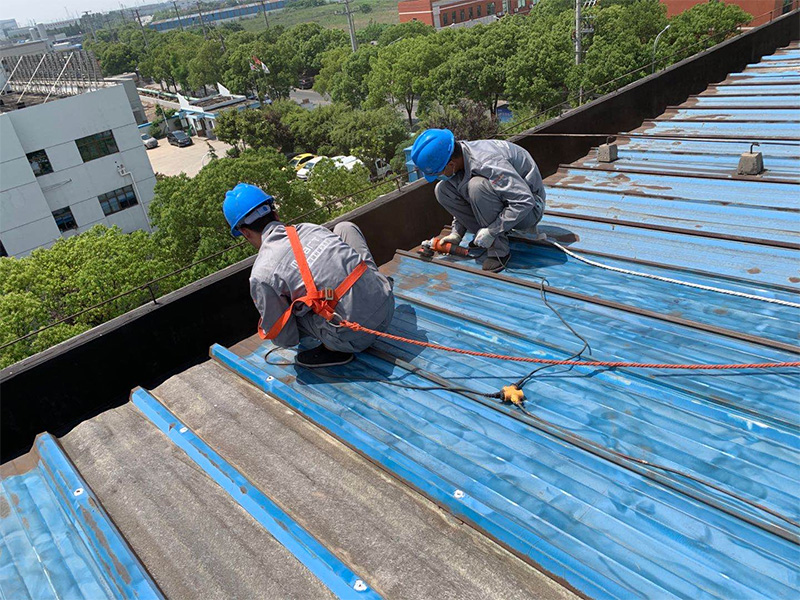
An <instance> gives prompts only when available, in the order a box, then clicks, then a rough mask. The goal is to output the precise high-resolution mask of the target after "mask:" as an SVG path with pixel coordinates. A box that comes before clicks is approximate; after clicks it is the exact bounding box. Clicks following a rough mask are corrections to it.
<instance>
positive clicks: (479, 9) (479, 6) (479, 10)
mask: <svg viewBox="0 0 800 600" xmlns="http://www.w3.org/2000/svg"><path fill="white" fill-rule="evenodd" d="M482 8H483V6H481V5H480V4H478V8H476V9H475V12H476V13H478V18H479V19H480V18H481V9H482Z"/></svg>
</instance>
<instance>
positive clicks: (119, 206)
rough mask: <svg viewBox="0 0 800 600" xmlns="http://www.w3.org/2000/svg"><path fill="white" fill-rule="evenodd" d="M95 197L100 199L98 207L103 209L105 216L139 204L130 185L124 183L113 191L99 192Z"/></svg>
mask: <svg viewBox="0 0 800 600" xmlns="http://www.w3.org/2000/svg"><path fill="white" fill-rule="evenodd" d="M97 199H98V200H100V207H101V208H102V209H103V214H104V215H105V216H108V215H113V214H114V213H115V212H119V211H121V210H125V209H126V208H129V207H131V206H136V205H137V204H139V202H138V200H136V194H135V193H134V192H133V186H132V185H126V186H125V187H123V188H119V189H118V190H114V191H113V192H107V193H105V194H100V195H99V196H98V197H97Z"/></svg>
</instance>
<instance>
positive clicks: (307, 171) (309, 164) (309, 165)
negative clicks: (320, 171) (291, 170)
mask: <svg viewBox="0 0 800 600" xmlns="http://www.w3.org/2000/svg"><path fill="white" fill-rule="evenodd" d="M323 158H327V156H315V157H314V158H311V159H309V160H307V161H306V164H304V165H303V166H302V167H300V168H299V169H298V170H297V176H298V177H299V178H300V179H308V176H309V175H311V169H313V168H314V166H315V165H316V164H317V163H318V162H319V161H321V160H322V159H323Z"/></svg>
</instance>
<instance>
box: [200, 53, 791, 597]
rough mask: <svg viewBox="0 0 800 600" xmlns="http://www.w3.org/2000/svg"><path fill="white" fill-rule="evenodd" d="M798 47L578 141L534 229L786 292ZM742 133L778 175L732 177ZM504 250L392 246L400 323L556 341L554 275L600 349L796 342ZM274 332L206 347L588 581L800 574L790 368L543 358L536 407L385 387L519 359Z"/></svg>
mask: <svg viewBox="0 0 800 600" xmlns="http://www.w3.org/2000/svg"><path fill="white" fill-rule="evenodd" d="M798 60H800V50H798V49H797V48H796V46H793V48H792V49H788V50H781V51H779V52H777V53H776V54H775V55H774V56H771V57H765V60H764V61H762V62H761V63H759V64H758V65H757V66H753V67H751V68H748V69H746V70H745V71H744V72H743V73H741V74H735V75H731V76H730V77H729V78H728V79H726V80H725V81H724V82H722V83H720V84H717V85H715V86H712V87H711V88H709V90H708V91H707V92H705V93H703V94H701V95H700V96H698V97H696V98H692V99H690V100H689V102H687V104H686V105H685V106H681V107H676V108H675V109H674V110H670V111H667V112H666V113H665V114H664V115H662V116H661V117H659V118H658V119H656V120H654V121H651V122H648V123H645V124H644V125H643V126H642V127H641V128H639V129H638V130H636V131H635V132H631V133H630V135H629V137H621V138H620V159H619V160H618V161H617V162H615V163H612V164H599V163H597V161H596V159H595V158H594V157H591V156H590V157H587V158H585V159H583V160H581V161H578V162H577V163H575V164H574V165H571V166H568V167H563V168H562V169H561V170H560V171H559V173H557V174H556V175H554V176H553V177H551V178H549V180H548V181H547V182H546V183H547V184H548V188H549V191H548V214H547V215H546V216H545V219H544V220H543V229H544V230H545V231H547V233H548V234H549V235H551V236H552V237H554V238H555V239H558V240H560V241H561V243H565V244H568V245H569V246H570V248H571V249H573V250H574V251H577V252H580V253H584V254H586V255H589V256H591V257H592V258H593V259H595V260H599V261H601V262H604V263H607V264H611V265H613V266H621V267H625V268H629V269H634V270H637V271H645V272H648V273H655V274H661V275H665V276H667V277H673V278H677V279H682V280H687V281H692V282H696V283H703V284H706V285H712V286H716V287H721V288H727V289H731V290H736V291H744V292H749V293H752V294H756V295H759V296H765V297H772V298H780V299H785V300H793V301H797V293H798V291H800V272H798V266H799V265H800V230H799V228H798V223H799V222H800V219H798V216H800V207H799V206H798V197H800V196H799V195H798V192H799V191H800V189H799V188H798V186H797V181H798V179H800V161H798V158H799V157H800V152H798V148H799V146H800V122H799V121H798V118H797V115H798V114H800V113H798V109H800V101H798V97H799V96H798V95H797V90H798V84H800V72H798V70H797V68H796V66H797V61H798ZM758 89H761V90H762V92H761V93H763V94H765V95H763V96H761V97H759V96H760V94H759V93H754V92H756V91H757V90H758ZM740 92H741V93H740ZM722 98H724V101H719V102H717V99H722ZM704 106H706V107H708V108H702V107H704ZM658 136H668V138H669V139H665V138H664V137H658ZM697 138H701V139H697ZM726 140H733V141H734V142H735V143H729V142H728V141H726ZM769 140H773V141H775V140H777V141H779V143H772V142H770V143H766V142H768V141H769ZM754 141H760V142H762V146H761V147H760V148H759V150H760V151H762V152H763V153H764V160H765V165H766V168H767V171H766V172H765V173H764V174H762V175H760V176H755V177H747V176H738V175H736V168H737V163H738V158H739V154H740V153H741V152H743V151H746V150H747V149H748V148H749V143H750V142H754ZM512 251H513V255H512V260H511V263H510V268H509V269H508V270H506V271H505V272H504V273H502V274H500V275H487V274H485V273H482V272H481V271H480V270H479V265H476V264H475V263H474V262H473V261H464V260H457V259H447V258H445V259H436V260H433V261H427V260H423V259H421V258H419V257H418V256H416V255H415V254H414V253H404V252H400V253H398V256H397V257H396V258H395V260H394V261H393V262H392V263H391V264H390V265H389V266H388V272H389V273H391V275H392V277H393V278H394V280H395V291H396V294H397V299H398V306H397V311H396V316H395V319H394V321H393V324H392V327H391V330H390V331H391V332H392V333H396V334H398V335H402V336H406V337H412V338H416V339H423V340H425V339H426V340H429V341H435V342H439V343H442V344H446V345H451V346H456V347H461V348H469V349H474V350H483V351H489V352H498V353H510V354H518V355H519V354H523V355H530V356H538V357H552V358H566V357H568V356H569V355H570V354H572V353H573V352H575V351H577V350H578V349H579V348H580V343H579V342H578V341H577V340H576V339H575V337H574V336H573V335H572V334H570V332H569V331H567V330H566V329H565V328H564V326H563V325H562V324H561V323H560V322H559V320H558V319H557V317H556V316H555V315H554V314H553V313H552V312H551V311H550V310H549V309H548V308H547V307H545V306H544V304H543V303H542V301H541V296H540V294H541V292H540V290H539V286H540V283H541V278H542V277H546V278H547V281H548V285H549V287H548V299H549V302H550V303H551V304H552V305H553V306H555V307H556V308H557V309H558V311H559V313H560V314H561V315H562V316H563V317H564V318H565V319H566V321H567V322H569V323H570V324H572V325H573V326H574V327H575V328H576V329H577V330H578V331H579V332H580V333H581V334H582V335H583V336H585V337H586V339H587V340H588V341H589V343H590V345H591V349H592V353H591V356H592V357H593V358H595V359H598V360H637V361H654V362H675V363H686V362H690V363H694V362H699V363H728V362H753V361H759V362H760V361H782V360H787V361H788V360H797V356H798V354H800V344H799V341H800V340H799V339H798V337H799V336H798V334H799V333H800V327H798V325H799V324H800V315H798V311H797V310H795V309H792V308H788V307H784V306H779V305H774V304H767V303H765V302H761V301H758V300H751V299H746V298H738V297H731V296H727V295H722V294H718V293H714V292H710V291H703V290H698V289H691V288H686V287H680V286H675V285H672V284H669V283H665V282H661V281H654V280H650V279H643V278H639V277H635V276H632V275H625V274H621V273H616V272H610V271H607V270H603V269H600V268H597V267H592V266H589V265H586V264H583V263H581V262H578V261H576V260H575V259H573V258H568V257H567V256H565V255H564V254H562V253H561V252H559V251H557V250H555V249H554V248H552V247H550V246H545V245H541V244H536V243H534V242H532V241H530V240H525V239H519V238H518V239H516V240H515V241H514V243H513V245H512ZM269 349H271V345H270V344H269V343H265V344H264V345H262V346H261V347H260V348H259V350H257V351H256V352H254V353H252V354H249V355H246V356H244V357H239V356H237V355H236V354H234V353H233V352H231V351H229V350H226V349H224V348H222V347H220V346H215V347H214V348H213V349H212V355H213V356H215V357H216V358H217V359H218V360H219V361H220V362H222V363H223V364H225V365H226V366H228V367H229V368H232V369H234V370H235V371H236V372H238V373H240V374H242V375H243V376H245V377H246V378H248V379H249V380H250V381H252V382H254V383H255V384H257V385H259V386H260V387H262V388H263V389H265V390H267V391H269V392H270V393H271V394H273V395H275V396H276V397H278V398H280V399H281V400H283V401H284V402H286V403H287V404H289V405H290V406H292V407H293V408H294V409H296V410H298V411H299V412H301V413H303V414H304V415H305V416H307V417H308V418H310V419H311V420H313V421H314V422H316V423H318V424H319V425H321V426H322V427H324V428H325V429H327V430H328V431H330V432H332V433H333V434H334V435H336V436H337V437H339V438H340V439H342V440H344V441H345V442H347V443H348V444H350V445H351V446H353V447H354V448H356V449H358V450H359V451H360V452H362V453H363V454H365V455H367V456H368V457H370V458H371V459H372V460H374V461H375V462H377V463H379V464H381V465H382V466H383V467H384V468H385V469H387V470H389V471H391V472H392V473H394V474H395V475H396V476H397V477H399V478H401V479H403V480H405V481H407V482H409V483H411V484H412V485H414V486H415V487H417V488H418V489H419V490H421V491H422V492H424V493H425V494H427V495H428V496H429V497H431V498H433V499H434V500H435V501H436V502H438V503H439V504H440V505H442V506H444V507H445V508H447V510H449V511H450V512H452V513H453V514H455V515H456V516H459V517H461V518H463V519H466V520H468V521H470V522H472V523H473V524H474V525H475V526H476V527H478V528H479V529H481V530H482V531H484V532H485V533H487V534H488V535H490V536H492V537H493V538H494V539H496V540H498V541H499V542H501V543H502V544H504V545H505V546H506V547H508V548H510V549H512V550H513V551H514V552H515V553H517V554H518V555H520V556H522V557H524V558H526V559H527V560H529V561H531V562H534V563H536V564H538V565H540V566H542V567H543V568H544V569H546V570H548V571H550V572H551V573H553V574H555V575H557V576H558V577H561V578H563V579H564V580H565V581H566V582H567V583H569V584H570V585H572V586H573V587H574V588H575V589H577V590H578V591H580V592H583V593H585V594H587V595H589V596H593V597H598V598H622V597H629V596H631V595H635V596H637V597H664V596H667V595H675V596H680V597H686V598H754V597H769V598H790V597H792V598H794V597H797V595H798V594H800V582H799V581H798V567H800V550H799V548H800V547H799V546H798V544H797V540H798V535H800V531H799V530H798V527H797V526H796V525H795V524H793V523H792V522H790V521H793V522H794V523H796V522H797V520H798V519H800V464H799V463H800V461H798V451H800V429H799V426H800V422H798V401H797V373H796V371H788V370H786V371H782V372H781V371H774V372H769V373H767V372H748V373H741V372H739V373H732V372H716V373H706V374H698V373H696V372H669V373H664V372H656V371H646V370H638V371H637V370H627V369H616V370H607V369H592V368H583V367H580V368H573V369H565V368H555V369H550V370H547V371H544V372H542V373H541V374H539V375H538V376H536V377H535V378H534V379H533V381H532V382H531V383H530V384H529V385H528V386H527V387H526V390H525V391H526V396H527V410H528V412H529V413H530V414H525V413H522V412H520V411H518V410H517V409H516V408H514V407H511V406H505V405H500V404H496V403H494V401H491V400H479V399H477V398H467V397H465V396H463V395H460V394H456V393H453V392H450V391H422V390H419V389H417V390H411V389H405V388H402V387H396V386H391V385H387V384H386V383H385V382H386V381H387V380H388V381H392V382H394V383H400V382H402V383H404V384H409V385H416V386H426V385H427V386H430V385H431V381H438V382H441V383H445V384H447V385H451V386H461V385H465V386H468V387H471V388H473V389H476V390H479V391H482V392H493V391H496V390H498V389H499V388H500V387H501V386H502V385H507V384H509V383H511V382H513V381H515V380H516V379H518V378H519V377H520V376H521V375H522V374H524V373H525V372H527V370H528V369H526V368H525V367H523V366H520V365H515V364H509V363H504V362H498V361H493V360H488V359H482V358H476V357H467V356H460V355H452V354H447V353H443V352H439V351H435V350H431V349H421V348H418V347H410V346H408V345H404V344H402V343H399V342H386V341H382V340H381V341H379V342H378V343H376V344H375V346H374V347H373V348H372V349H370V351H368V352H366V353H364V354H362V355H359V356H358V358H357V360H356V361H354V362H353V363H351V364H350V365H347V366H345V367H341V368H338V369H336V370H335V371H333V370H330V371H329V370H319V371H314V372H311V371H307V370H300V369H295V367H294V366H292V365H291V361H290V360H288V361H287V360H286V359H291V358H292V353H290V352H286V351H277V352H275V353H273V354H272V355H271V356H270V362H265V360H264V358H263V356H264V354H265V352H266V351H267V350H269ZM584 356H587V355H584ZM272 361H274V362H272ZM607 449H613V450H616V451H619V452H623V453H625V454H628V455H631V456H634V457H636V458H640V459H644V460H647V461H651V462H654V463H658V464H660V465H664V466H667V467H670V468H672V469H678V470H680V471H682V472H684V473H687V474H689V475H692V476H693V477H696V478H700V479H701V480H704V481H707V482H709V483H710V484H712V486H706V485H703V484H702V483H698V482H697V481H695V480H692V479H689V478H686V477H683V476H681V475H679V474H676V473H672V472H668V471H664V470H659V469H657V468H649V467H646V466H643V465H641V464H639V463H635V462H632V461H628V460H624V459H621V458H620V457H619V456H618V455H613V454H609V453H608V452H607ZM741 499H746V500H747V501H748V502H743V501H742V500H741ZM756 505H760V506H761V507H763V508H764V509H763V510H762V509H761V508H758V506H756ZM787 519H788V521H787Z"/></svg>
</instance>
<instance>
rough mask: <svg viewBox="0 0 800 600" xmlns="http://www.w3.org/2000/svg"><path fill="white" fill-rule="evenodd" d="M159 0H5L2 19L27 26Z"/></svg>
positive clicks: (0, 14) (0, 11)
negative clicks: (32, 23)
mask: <svg viewBox="0 0 800 600" xmlns="http://www.w3.org/2000/svg"><path fill="white" fill-rule="evenodd" d="M158 1H159V0H122V2H120V1H119V0H80V1H78V0H38V2H31V1H30V0H3V3H2V9H0V20H5V19H16V21H17V25H18V26H20V27H27V26H28V25H30V24H31V23H30V22H31V21H35V22H36V23H51V22H53V21H63V20H65V19H74V18H78V17H80V16H81V15H82V14H83V13H84V12H85V11H87V10H88V11H89V12H109V11H112V10H120V9H121V8H122V6H120V4H122V5H124V7H125V8H136V7H137V6H141V5H142V4H154V3H155V2H158Z"/></svg>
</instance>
